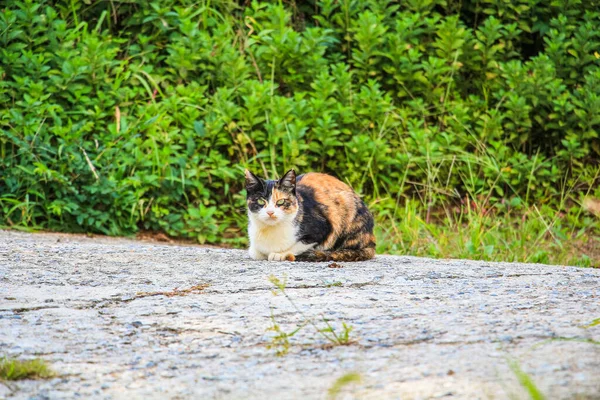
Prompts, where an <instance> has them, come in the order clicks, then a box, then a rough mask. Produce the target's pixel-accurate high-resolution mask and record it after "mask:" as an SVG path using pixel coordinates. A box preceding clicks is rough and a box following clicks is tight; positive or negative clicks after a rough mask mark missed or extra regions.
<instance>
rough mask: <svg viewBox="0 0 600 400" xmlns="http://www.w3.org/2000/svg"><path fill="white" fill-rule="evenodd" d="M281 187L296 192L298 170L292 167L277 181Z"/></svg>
mask: <svg viewBox="0 0 600 400" xmlns="http://www.w3.org/2000/svg"><path fill="white" fill-rule="evenodd" d="M277 186H278V187H279V189H281V190H284V191H288V192H292V193H295V192H296V171H294V170H293V169H290V170H289V171H288V172H286V173H285V175H284V176H283V177H282V178H281V179H280V180H279V182H277Z"/></svg>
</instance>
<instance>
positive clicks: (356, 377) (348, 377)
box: [327, 372, 362, 400]
mask: <svg viewBox="0 0 600 400" xmlns="http://www.w3.org/2000/svg"><path fill="white" fill-rule="evenodd" d="M361 381H362V376H360V374H358V373H356V372H349V373H347V374H344V375H342V376H341V377H339V378H338V379H336V381H335V382H334V383H333V385H332V386H331V387H330V388H329V391H328V392H327V395H328V397H329V399H331V400H334V399H336V398H337V396H338V395H339V394H340V392H341V391H342V389H343V388H345V387H346V386H348V385H350V384H353V383H360V382H361Z"/></svg>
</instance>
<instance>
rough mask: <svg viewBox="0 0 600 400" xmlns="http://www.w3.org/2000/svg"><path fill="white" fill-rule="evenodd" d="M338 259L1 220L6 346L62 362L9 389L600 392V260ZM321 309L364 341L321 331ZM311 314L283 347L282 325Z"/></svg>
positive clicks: (7, 392)
mask: <svg viewBox="0 0 600 400" xmlns="http://www.w3.org/2000/svg"><path fill="white" fill-rule="evenodd" d="M341 264H342V265H341V267H342V268H330V267H329V266H328V263H314V264H311V263H290V262H266V261H253V260H251V259H249V258H248V256H247V255H246V253H245V252H243V251H238V250H225V249H212V248H205V247H199V246H183V245H169V244H156V243H149V242H139V241H132V240H123V239H108V238H86V237H81V236H73V235H60V234H25V233H17V232H6V231H0V356H1V355H6V356H10V357H16V358H19V359H28V358H33V357H39V358H42V359H44V360H46V361H48V362H49V363H50V364H51V366H52V368H53V369H54V370H55V371H56V372H57V374H58V376H57V377H56V378H53V379H49V380H42V381H18V382H10V383H4V384H3V383H1V382H0V398H16V399H24V398H39V399H41V398H49V399H62V398H75V397H78V398H86V399H87V398H94V399H95V398H98V399H104V398H106V399H129V400H130V399H154V398H156V399H303V400H306V399H325V398H328V396H330V395H329V391H330V389H331V388H332V387H334V386H335V382H336V381H337V380H338V379H339V378H341V377H343V376H344V375H346V374H348V373H355V374H356V375H355V376H358V377H359V378H360V381H355V382H352V383H350V384H348V385H342V388H341V390H340V391H339V392H338V393H337V398H345V399H354V398H356V399H435V398H449V399H504V398H517V399H519V398H523V399H525V398H528V392H527V390H526V389H524V387H523V386H521V385H520V384H519V381H518V378H517V374H516V373H515V370H516V369H517V368H520V369H521V370H522V371H523V373H524V374H527V375H528V376H529V377H530V379H531V381H532V382H533V383H534V384H535V386H537V388H538V389H539V390H540V391H541V392H542V393H543V394H544V395H545V396H546V398H547V399H600V343H599V342H600V324H596V325H594V321H596V322H597V321H598V318H600V270H599V269H581V268H574V267H561V266H547V265H533V264H516V263H489V262H481V261H465V260H430V259H423V258H415V257H395V256H377V258H375V259H374V260H372V261H369V262H360V263H341ZM270 275H274V276H276V277H278V278H280V279H285V280H286V286H287V289H286V294H287V295H288V296H289V298H288V297H286V296H284V295H281V294H279V295H277V296H276V295H274V293H273V288H274V286H273V284H272V283H271V282H270V281H269V279H268V278H269V276H270ZM294 305H295V306H294ZM324 318H325V319H327V320H328V323H329V324H330V325H331V326H332V327H333V328H334V329H335V332H337V334H338V335H340V334H341V331H342V327H343V325H342V324H343V323H346V324H347V326H350V327H351V328H352V330H351V332H350V335H349V340H350V341H351V343H350V344H349V345H336V344H335V343H332V342H331V341H329V340H327V339H325V338H323V337H322V335H321V333H320V332H319V331H318V330H321V329H323V328H325V327H326V324H325V322H323V319H324ZM305 319H309V320H311V321H312V322H313V323H314V324H315V326H316V327H315V326H313V325H311V324H305ZM303 324H305V326H304V327H303V328H302V329H300V331H298V332H297V333H296V334H295V335H293V336H292V337H290V338H289V339H288V341H289V345H288V346H287V350H288V353H287V354H286V355H281V356H277V355H276V352H277V351H278V350H280V351H284V350H285V349H286V346H285V345H284V344H283V341H280V343H279V344H280V345H277V344H278V343H277V341H275V340H274V337H275V335H276V334H277V332H275V331H273V330H269V329H270V328H272V327H273V326H274V325H276V326H278V327H279V329H280V330H281V331H283V332H287V333H291V332H292V331H294V330H295V329H296V327H297V326H299V325H300V326H302V325H303ZM325 334H327V332H325ZM511 365H513V368H512V369H511Z"/></svg>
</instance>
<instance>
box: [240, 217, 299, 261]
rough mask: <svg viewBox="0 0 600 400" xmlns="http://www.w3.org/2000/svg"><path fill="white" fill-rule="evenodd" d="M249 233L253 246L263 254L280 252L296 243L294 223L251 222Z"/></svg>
mask: <svg viewBox="0 0 600 400" xmlns="http://www.w3.org/2000/svg"><path fill="white" fill-rule="evenodd" d="M248 234H249V237H250V243H251V246H252V247H254V248H255V249H256V250H258V251H259V252H261V253H263V254H267V255H268V254H270V253H280V252H285V251H287V250H289V249H290V248H291V247H292V246H293V245H294V244H296V227H295V226H294V225H293V224H291V223H290V224H280V225H276V226H265V225H262V226H259V225H258V224H256V223H252V222H251V223H250V225H249V226H248Z"/></svg>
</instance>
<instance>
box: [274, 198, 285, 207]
mask: <svg viewBox="0 0 600 400" xmlns="http://www.w3.org/2000/svg"><path fill="white" fill-rule="evenodd" d="M276 204H277V205H278V206H282V205H284V204H285V200H284V199H281V200H277V203H276Z"/></svg>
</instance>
